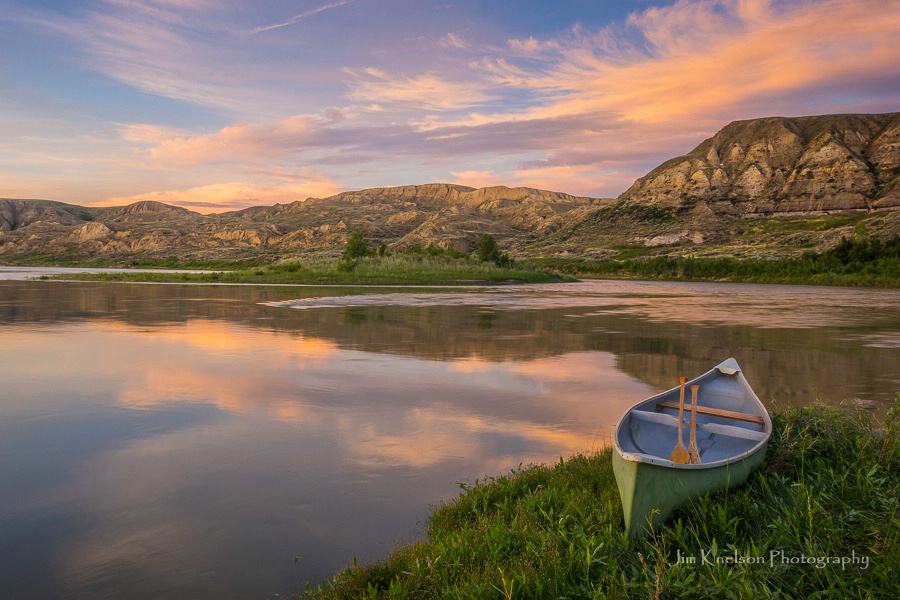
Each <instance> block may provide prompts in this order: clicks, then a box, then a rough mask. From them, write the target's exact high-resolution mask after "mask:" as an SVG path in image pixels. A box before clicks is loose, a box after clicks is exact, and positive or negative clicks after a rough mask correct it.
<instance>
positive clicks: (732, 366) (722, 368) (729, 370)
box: [613, 358, 772, 471]
mask: <svg viewBox="0 0 900 600" xmlns="http://www.w3.org/2000/svg"><path fill="white" fill-rule="evenodd" d="M719 374H722V375H730V376H733V377H735V378H736V379H737V381H738V382H739V383H740V384H741V387H742V388H743V390H744V394H745V395H746V396H749V397H750V398H751V399H752V400H754V401H755V404H756V406H757V407H758V408H759V416H760V417H761V418H762V420H763V424H762V429H761V430H759V429H754V428H751V427H744V426H740V425H738V426H737V427H740V428H742V429H746V430H748V431H755V432H758V433H761V434H763V437H762V438H761V439H759V440H758V442H757V443H756V444H755V445H753V446H752V447H751V448H749V449H747V450H746V451H744V452H741V453H739V454H735V455H733V456H729V457H726V458H722V459H719V460H715V461H710V462H705V463H700V464H690V463H683V464H682V463H674V462H672V461H671V460H669V458H668V457H661V456H657V455H653V454H645V453H642V452H634V451H626V450H624V449H623V448H622V446H621V444H620V442H619V440H620V439H621V436H622V431H623V429H624V428H625V427H628V426H629V425H630V422H631V418H632V413H634V412H635V411H637V410H640V409H641V408H642V407H655V406H656V404H657V403H658V402H659V401H660V400H662V399H663V398H665V397H666V396H668V395H669V394H671V393H672V392H673V390H676V389H677V388H672V389H669V390H666V391H664V392H661V393H659V394H656V395H654V396H651V397H650V398H645V399H644V400H641V401H640V402H638V403H636V404H634V405H633V406H631V407H630V408H629V409H628V410H627V411H626V412H625V414H624V415H623V416H622V418H621V419H620V420H619V423H618V425H617V426H616V430H615V434H614V436H613V444H614V447H615V451H616V453H617V454H618V455H619V456H620V457H621V458H622V459H624V460H626V461H629V462H637V463H645V464H651V465H657V466H661V467H668V468H672V469H684V470H687V471H691V470H703V469H714V468H718V467H721V466H723V465H727V464H730V463H734V462H740V461H742V460H746V459H748V458H750V457H752V456H753V455H755V454H756V453H757V452H759V451H760V450H764V449H765V447H766V446H767V445H768V443H769V438H770V437H771V434H772V419H771V417H769V413H768V411H767V410H766V409H765V407H764V406H763V404H762V402H761V401H760V399H759V397H758V396H757V395H756V393H755V392H754V391H753V389H752V388H751V387H750V384H749V383H747V380H746V378H744V374H743V373H742V372H741V368H740V367H739V366H738V364H737V362H736V361H735V360H734V359H733V358H729V359H728V360H726V361H724V362H722V363H721V364H719V365H717V366H715V367H713V368H712V369H710V370H709V371H707V372H706V373H703V374H702V375H699V376H697V377H695V378H694V379H691V380H690V381H688V382H686V383H685V387H689V386H691V385H694V384H696V383H702V382H703V381H708V380H710V379H711V378H715V377H718V376H719ZM685 408H687V406H686V407H685ZM646 412H652V411H646ZM685 412H686V413H687V411H685ZM660 414H662V413H660ZM675 422H676V424H677V418H676V421H675ZM716 435H724V434H722V433H716Z"/></svg>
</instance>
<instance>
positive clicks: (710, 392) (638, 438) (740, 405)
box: [616, 360, 772, 469]
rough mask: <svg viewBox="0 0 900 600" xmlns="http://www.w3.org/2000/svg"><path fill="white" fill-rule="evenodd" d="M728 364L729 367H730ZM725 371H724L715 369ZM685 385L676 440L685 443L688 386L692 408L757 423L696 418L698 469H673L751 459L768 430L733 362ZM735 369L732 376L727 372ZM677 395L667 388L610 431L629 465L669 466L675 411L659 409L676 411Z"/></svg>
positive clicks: (755, 399) (765, 418) (688, 417)
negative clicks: (696, 388)
mask: <svg viewBox="0 0 900 600" xmlns="http://www.w3.org/2000/svg"><path fill="white" fill-rule="evenodd" d="M732 363H733V366H731V364H732ZM723 365H726V367H725V371H726V372H722V371H720V370H719V367H722V366H723ZM719 367H717V368H715V369H712V370H711V371H709V372H707V373H705V374H703V375H701V376H700V377H697V378H696V379H694V380H691V381H689V382H687V384H686V390H685V412H684V421H683V426H682V436H683V437H682V440H683V443H684V444H685V446H687V444H688V442H689V439H690V427H689V426H690V420H691V413H690V410H689V408H690V404H691V391H690V386H691V385H699V386H700V389H699V393H698V400H697V404H698V405H699V406H707V407H711V408H717V409H722V410H727V411H733V412H738V413H743V414H750V415H755V416H758V417H760V418H762V420H763V422H762V424H760V423H753V422H747V421H743V420H739V419H728V418H722V417H718V416H712V415H706V414H702V413H698V414H697V447H698V449H699V451H700V461H701V464H700V465H699V466H698V465H678V468H689V469H690V468H708V467H710V466H714V465H718V464H722V463H724V462H727V461H731V460H735V459H738V458H740V457H742V456H746V455H748V454H749V453H751V452H752V451H753V450H754V449H755V448H757V447H758V446H760V445H761V444H765V443H766V441H767V440H768V433H769V432H770V431H771V428H772V425H771V420H770V419H769V415H768V413H767V412H766V410H765V407H763V405H762V403H761V402H760V401H759V398H758V397H757V396H756V394H755V393H754V392H753V390H752V389H751V388H750V386H749V384H748V383H747V381H746V379H744V377H743V375H742V374H741V373H740V368H739V367H737V363H736V362H734V361H733V360H730V361H726V362H725V363H722V365H719ZM731 369H736V371H735V372H734V373H728V372H727V371H729V370H731ZM679 393H680V392H679V389H678V388H677V387H676V388H673V389H671V390H668V391H666V392H663V393H662V394H659V395H657V396H653V397H652V398H649V399H647V400H644V401H643V402H640V403H639V404H637V405H636V406H634V407H632V408H631V409H630V410H629V411H628V413H626V415H625V416H624V417H623V419H622V421H621V422H620V424H619V427H618V428H617V431H616V445H617V447H618V448H619V449H620V450H621V451H622V452H623V453H625V454H631V455H634V459H635V460H639V461H643V462H650V463H653V464H663V465H666V466H674V465H672V463H671V462H670V461H669V460H668V459H669V456H670V455H671V453H672V449H673V448H674V447H675V444H676V442H677V439H678V409H677V408H665V407H660V406H659V404H660V403H661V402H668V403H672V402H673V401H674V403H675V404H676V405H677V402H678V397H679Z"/></svg>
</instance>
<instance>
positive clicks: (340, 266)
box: [55, 254, 574, 285]
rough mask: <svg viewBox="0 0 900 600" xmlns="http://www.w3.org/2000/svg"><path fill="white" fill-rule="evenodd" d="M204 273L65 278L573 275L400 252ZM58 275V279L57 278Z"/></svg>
mask: <svg viewBox="0 0 900 600" xmlns="http://www.w3.org/2000/svg"><path fill="white" fill-rule="evenodd" d="M159 266H165V267H167V268H182V269H184V268H190V269H198V268H209V267H208V266H205V265H203V264H191V265H187V264H180V263H175V262H172V263H167V264H165V265H159ZM226 267H231V268H226V269H224V270H215V271H211V272H205V273H164V272H159V273H147V272H122V273H105V274H99V275H98V274H84V275H66V276H64V278H65V279H80V280H91V281H96V280H102V281H141V282H196V283H254V284H316V285H341V284H352V285H460V284H477V283H491V284H494V283H505V282H517V283H548V282H558V281H572V280H574V278H573V277H571V276H567V275H563V274H558V273H551V272H548V271H542V270H540V269H536V268H534V267H531V266H528V265H525V266H521V267H517V266H513V267H509V268H507V267H499V266H497V265H495V264H493V263H488V262H479V261H477V260H474V259H472V258H471V257H466V256H463V257H452V256H444V255H440V256H434V255H429V254H398V255H391V256H367V257H361V258H357V259H353V260H348V259H341V260H338V259H334V258H315V259H308V260H288V261H280V262H275V263H271V264H268V265H256V266H251V267H249V268H248V267H247V266H245V265H240V264H231V265H226ZM55 278H57V279H58V278H59V277H55Z"/></svg>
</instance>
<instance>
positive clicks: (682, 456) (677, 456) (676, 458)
mask: <svg viewBox="0 0 900 600" xmlns="http://www.w3.org/2000/svg"><path fill="white" fill-rule="evenodd" d="M685 381H687V379H685V378H684V377H679V378H678V383H680V384H681V396H680V397H679V398H678V443H677V444H675V448H674V449H673V450H672V455H671V456H670V457H669V460H671V461H672V462H673V463H679V464H685V463H686V462H687V461H688V459H689V458H690V457H689V456H688V451H687V448H685V447H684V442H683V441H681V425H682V424H683V423H684V382H685Z"/></svg>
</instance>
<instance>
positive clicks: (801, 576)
mask: <svg viewBox="0 0 900 600" xmlns="http://www.w3.org/2000/svg"><path fill="white" fill-rule="evenodd" d="M773 424H774V431H773V435H772V438H771V441H770V443H769V449H768V458H767V461H766V463H765V464H764V465H763V466H762V467H761V468H760V469H759V470H758V471H756V472H755V473H753V474H752V475H751V476H750V478H749V480H748V482H747V484H746V485H744V486H742V487H740V488H737V489H734V490H730V491H728V492H727V493H720V494H716V495H713V496H709V497H706V498H703V499H702V500H700V501H698V502H696V503H694V504H691V505H688V506H685V507H683V508H681V509H679V510H678V511H677V512H676V513H675V514H674V515H673V517H672V518H671V519H670V520H669V522H668V523H667V524H666V525H664V526H662V527H661V528H660V529H659V530H658V531H656V532H655V533H654V535H653V536H651V537H648V538H646V539H642V540H639V541H632V542H629V541H628V540H627V538H626V537H625V535H624V531H623V527H622V510H621V506H620V504H619V497H618V493H617V491H616V484H615V479H614V477H613V473H612V467H611V454H610V450H604V451H600V452H597V453H594V454H586V455H578V456H574V457H571V458H569V459H567V460H562V459H561V460H560V462H559V463H557V464H555V465H537V466H529V467H524V468H520V469H517V470H515V471H513V472H511V473H509V474H507V475H503V476H500V477H496V478H490V479H485V480H481V481H477V482H475V484H474V485H471V486H461V487H462V492H461V494H460V496H459V497H458V498H457V499H455V500H453V501H450V502H447V503H444V504H442V505H441V506H439V507H437V508H436V510H435V511H434V513H433V514H432V516H431V518H430V520H429V523H428V527H427V531H426V533H427V538H426V539H424V540H422V541H418V542H414V543H411V544H407V545H403V546H400V547H398V548H396V549H395V550H394V551H393V552H392V553H391V555H390V556H389V557H386V558H385V559H383V560H381V561H378V562H375V563H371V564H366V565H352V566H350V567H348V568H347V569H346V570H344V571H343V572H341V573H339V574H338V575H336V576H335V577H334V579H333V580H332V581H330V582H328V583H325V584H322V585H319V586H317V587H315V588H313V587H312V586H309V585H308V586H307V589H306V591H305V592H304V594H303V597H308V598H315V599H321V600H326V599H349V598H363V597H366V598H476V597H477V598H498V599H499V598H536V599H537V598H548V597H549V598H557V597H568V598H572V597H577V598H591V597H593V598H600V597H602V598H648V597H650V598H674V597H708V596H710V595H715V596H717V597H739V598H756V597H773V596H779V597H785V598H807V597H811V596H814V595H818V594H822V593H823V592H824V593H825V594H826V595H827V596H828V597H838V598H849V597H854V598H893V597H895V595H896V592H897V583H896V573H897V572H898V570H900V518H898V517H900V394H898V395H897V398H896V399H895V401H894V406H893V408H892V409H890V410H888V411H886V414H881V415H873V414H872V413H868V412H866V411H862V410H858V409H853V408H847V407H822V406H816V407H811V408H803V409H799V408H788V409H786V410H784V411H781V412H778V413H776V414H774V415H773Z"/></svg>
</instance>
